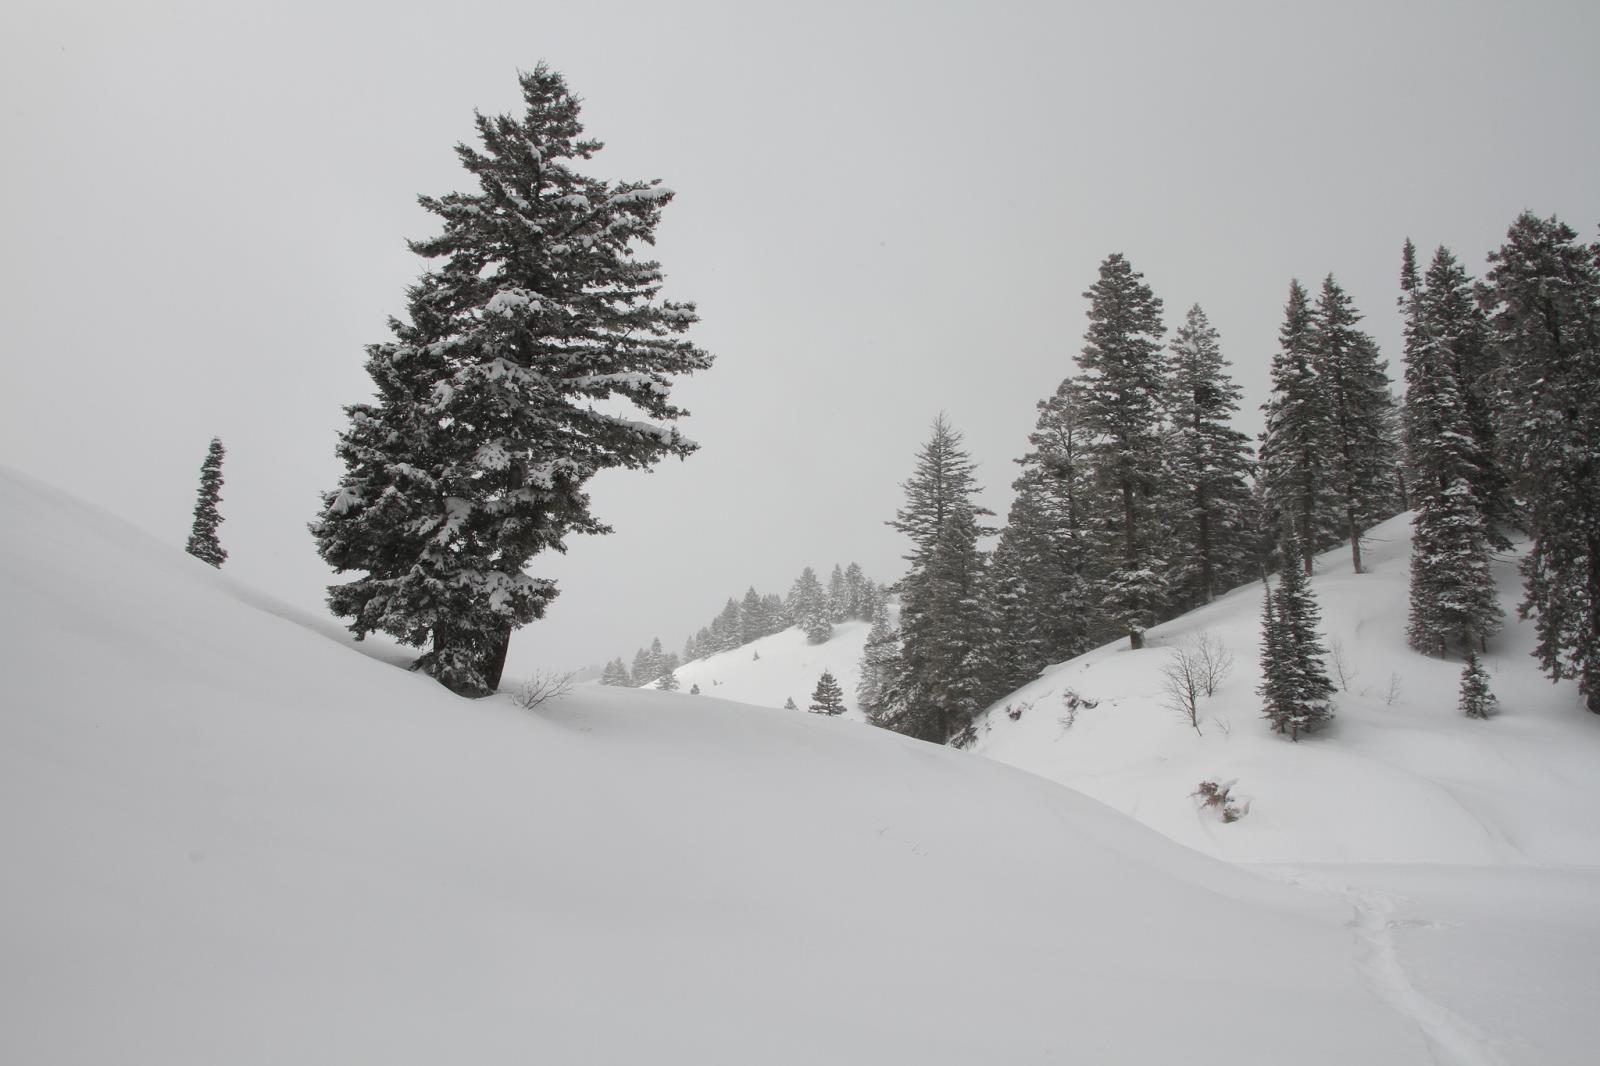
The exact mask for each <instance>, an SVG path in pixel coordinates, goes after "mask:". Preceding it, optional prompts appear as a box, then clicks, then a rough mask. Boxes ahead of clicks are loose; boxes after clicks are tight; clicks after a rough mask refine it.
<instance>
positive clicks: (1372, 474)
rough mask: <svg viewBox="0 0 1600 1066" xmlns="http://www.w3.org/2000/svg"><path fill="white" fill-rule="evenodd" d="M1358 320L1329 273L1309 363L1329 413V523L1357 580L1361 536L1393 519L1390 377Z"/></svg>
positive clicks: (1314, 322)
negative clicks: (1343, 540)
mask: <svg viewBox="0 0 1600 1066" xmlns="http://www.w3.org/2000/svg"><path fill="white" fill-rule="evenodd" d="M1360 322H1361V315H1360V313H1359V312H1358V311H1357V310H1356V309H1355V305H1354V304H1353V303H1351V301H1350V297H1349V296H1348V295H1347V294H1346V293H1345V291H1344V289H1343V288H1341V287H1340V286H1339V283H1338V282H1337V281H1335V280H1334V277H1333V275H1332V274H1329V275H1328V276H1327V278H1325V279H1324V280H1323V282H1322V292H1321V294H1320V295H1319V296H1318V297H1317V306H1316V309H1315V311H1314V312H1313V315H1312V342H1311V364H1312V367H1313V369H1314V370H1315V372H1316V381H1317V388H1318V390H1319V392H1320V393H1321V396H1322V406H1323V410H1324V411H1325V412H1326V414H1327V429H1328V434H1329V437H1328V442H1329V449H1328V459H1329V466H1328V476H1329V479H1330V483H1331V488H1332V490H1333V499H1332V500H1331V501H1330V502H1331V504H1332V508H1333V510H1332V513H1331V514H1330V515H1329V518H1330V519H1331V521H1329V522H1325V523H1323V524H1324V525H1334V526H1336V527H1337V528H1338V529H1339V531H1340V535H1341V536H1342V537H1344V538H1346V539H1347V540H1348V541H1349V542H1350V557H1351V560H1352V562H1353V563H1354V565H1355V571H1356V573H1358V574H1359V573H1361V572H1362V567H1361V533H1362V531H1363V530H1365V529H1366V527H1367V526H1369V525H1371V524H1372V523H1373V522H1375V521H1378V520H1379V519H1383V518H1387V517H1388V516H1389V515H1391V514H1394V513H1395V506H1394V504H1395V500H1394V495H1395V494H1394V468H1395V460H1396V455H1395V452H1394V450H1393V441H1392V439H1391V436H1390V433H1389V430H1388V425H1389V409H1390V405H1389V373H1388V369H1387V366H1386V364H1385V363H1384V361H1383V358H1382V356H1380V355H1379V354H1378V346H1377V343H1376V342H1375V341H1373V339H1372V338H1371V337H1369V336H1368V335H1367V334H1365V333H1363V332H1361V331H1360V330H1359V329H1357V328H1356V327H1357V325H1359V324H1360Z"/></svg>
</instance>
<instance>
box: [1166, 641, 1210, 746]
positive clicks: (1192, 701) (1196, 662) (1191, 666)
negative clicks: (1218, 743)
mask: <svg viewBox="0 0 1600 1066" xmlns="http://www.w3.org/2000/svg"><path fill="white" fill-rule="evenodd" d="M1161 691H1162V693H1163V694H1164V701H1165V703H1166V706H1167V709H1168V710H1170V711H1174V712H1176V713H1177V714H1178V716H1179V717H1181V718H1182V719H1183V720H1184V721H1185V722H1188V723H1189V724H1190V725H1191V726H1193V727H1194V731H1195V732H1196V733H1200V693H1201V685H1200V659H1199V656H1197V655H1196V654H1195V652H1194V649H1193V648H1188V647H1184V648H1173V649H1172V655H1171V656H1170V657H1169V658H1168V659H1167V663H1166V665H1165V666H1163V667H1162V668H1161ZM1200 735H1201V736H1204V735H1205V734H1203V733H1201V734H1200Z"/></svg>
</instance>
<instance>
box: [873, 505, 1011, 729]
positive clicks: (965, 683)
mask: <svg viewBox="0 0 1600 1066" xmlns="http://www.w3.org/2000/svg"><path fill="white" fill-rule="evenodd" d="M979 530H980V527H979V525H978V520H977V516H976V515H974V514H973V512H972V511H971V510H970V509H968V508H966V507H962V506H956V507H954V508H952V509H951V512H950V514H949V516H948V517H947V518H946V519H945V525H944V530H943V531H942V532H941V534H940V536H939V538H938V540H936V541H935V542H934V546H933V552H932V554H931V555H930V556H929V557H928V563H927V565H926V566H925V567H924V568H923V569H921V570H919V571H916V572H913V573H911V574H907V575H906V577H905V578H904V579H903V580H902V581H901V583H900V597H901V607H900V642H901V653H900V654H901V665H900V669H901V679H902V684H903V686H904V689H903V695H904V698H905V707H904V709H903V710H902V712H901V714H900V716H899V718H898V719H897V721H896V724H894V726H893V728H895V729H896V730H897V731H899V732H902V733H906V734H908V735H910V736H914V737H918V738H920V739H922V740H931V741H933V742H935V743H938V744H943V743H946V742H947V741H949V740H950V739H951V738H952V737H954V736H956V735H957V734H958V733H960V732H961V731H962V730H963V729H965V728H966V727H967V725H968V724H970V723H971V721H972V718H973V716H974V715H975V714H977V712H978V711H980V710H981V709H982V708H983V706H984V704H986V703H987V702H988V701H989V699H990V698H992V696H993V695H994V694H995V693H994V691H993V684H994V679H993V674H992V670H991V667H992V664H991V662H990V661H989V658H988V656H987V655H986V654H985V653H986V651H987V649H988V648H989V647H991V646H992V642H993V634H992V632H991V629H990V623H989V618H988V613H987V611H986V610H985V605H984V603H983V585H984V557H983V555H982V553H981V552H979V550H978V535H979Z"/></svg>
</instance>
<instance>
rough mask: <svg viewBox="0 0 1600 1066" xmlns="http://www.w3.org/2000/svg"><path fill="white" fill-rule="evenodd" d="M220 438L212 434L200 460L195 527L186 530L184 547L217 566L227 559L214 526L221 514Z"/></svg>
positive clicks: (219, 521) (217, 524) (218, 522)
mask: <svg viewBox="0 0 1600 1066" xmlns="http://www.w3.org/2000/svg"><path fill="white" fill-rule="evenodd" d="M222 457H223V449H222V440H221V439H220V438H218V437H212V438H211V446H210V447H209V448H207V449H206V457H205V461H204V462H202V463H201V464H200V491H199V493H198V494H197V496H196V498H195V502H194V528H193V529H191V530H190V531H189V543H188V545H187V546H186V547H185V548H184V550H185V551H187V552H188V553H189V554H190V555H192V556H194V557H195V558H196V559H200V560H202V561H203V562H208V563H210V564H211V565H212V566H215V567H218V568H220V567H221V566H222V564H223V563H225V562H227V561H228V553H227V551H226V550H224V548H223V547H222V542H221V541H219V540H218V539H217V527H218V526H220V525H221V524H222V515H220V514H218V513H217V504H218V503H220V502H221V501H222Z"/></svg>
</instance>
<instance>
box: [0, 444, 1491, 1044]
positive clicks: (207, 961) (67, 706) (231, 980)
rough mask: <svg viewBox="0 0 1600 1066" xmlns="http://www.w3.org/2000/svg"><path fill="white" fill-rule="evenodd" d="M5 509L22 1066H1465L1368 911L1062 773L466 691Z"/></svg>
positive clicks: (141, 544) (174, 564) (188, 574)
mask: <svg viewBox="0 0 1600 1066" xmlns="http://www.w3.org/2000/svg"><path fill="white" fill-rule="evenodd" d="M0 508H3V510H4V513H5V514H6V516H7V521H6V523H5V524H4V531H3V533H0V602H3V603H4V604H5V605H6V609H5V611H4V614H3V618H4V621H3V623H0V624H3V630H0V647H3V648H4V656H5V657H4V662H3V665H4V671H5V677H6V683H7V694H6V698H5V702H4V711H3V713H0V848H3V855H4V862H3V863H0V904H3V906H0V1061H5V1062H17V1063H42V1062H50V1063H85V1064H87V1063H105V1062H117V1063H124V1064H142V1063H150V1064H157V1063H159V1064H162V1066H168V1064H173V1063H219V1062H225V1063H229V1064H232V1066H246V1064H253V1063H262V1064H267V1063H271V1064H279V1063H285V1062H294V1063H298V1064H316V1063H329V1064H335V1063H338V1064H347V1063H353V1062H383V1063H386V1064H406V1063H429V1064H435V1063H440V1062H461V1063H474V1064H481V1063H527V1062H552V1063H563V1062H571V1063H576V1062H585V1063H635V1062H654V1063H684V1064H688V1063H694V1064H705V1063H741V1064H743V1063H752V1062H759V1063H766V1064H773V1063H818V1062H829V1063H888V1062H917V1063H974V1062H1022V1061H1045V1060H1052V1059H1059V1060H1060V1061H1079V1062H1173V1061H1183V1062H1186V1063H1196V1064H1199V1063H1219V1064H1220V1063H1229V1064H1237V1063H1242V1062H1259V1063H1267V1062H1288V1061H1293V1062H1297V1063H1327V1064H1340V1066H1343V1064H1348V1063H1352V1062H1361V1063H1369V1064H1389V1063H1418V1064H1420V1063H1424V1062H1427V1061H1430V1058H1429V1054H1428V1051H1427V1048H1426V1045H1425V1041H1424V1040H1423V1038H1422V1037H1421V1036H1420V1035H1419V1033H1418V1031H1417V1029H1416V1028H1415V1026H1414V1025H1412V1024H1411V1023H1410V1022H1408V1021H1407V1020H1405V1019H1404V1018H1403V1017H1402V1016H1401V1015H1400V1014H1397V1013H1396V1012H1394V1011H1393V1010H1391V1009H1390V1008H1389V1007H1388V1006H1386V1005H1385V1004H1384V1003H1383V1002H1380V1001H1379V1000H1378V999H1376V998H1374V997H1373V996H1372V995H1370V994H1369V992H1368V990H1367V988H1366V987H1365V986H1364V985H1363V983H1362V981H1361V979H1360V978H1359V976H1358V974H1357V973H1356V972H1355V971H1354V969H1353V967H1352V966H1351V956H1350V945H1349V942H1348V933H1347V930H1346V929H1345V928H1344V923H1345V921H1346V918H1347V916H1348V908H1347V906H1345V905H1344V904H1343V903H1340V902H1338V901H1336V900H1334V899H1333V898H1331V897H1327V896H1323V895H1318V894H1314V893H1307V892H1302V891H1297V890H1295V889H1292V888H1289V887H1287V886H1284V885H1281V884H1277V883H1272V882H1268V881H1266V880H1263V879H1261V878H1259V877H1257V876H1254V875H1252V874H1250V873H1247V872H1244V871H1241V870H1238V869H1235V868H1232V867H1229V866H1226V865H1224V864H1221V863H1218V862H1216V861H1214V860H1212V859H1209V858H1207V857H1205V856H1202V855H1199V854H1197V853H1195V852H1192V851H1188V850H1185V849H1182V848H1179V847H1176V846H1174V845H1173V844H1171V843H1170V842H1168V841H1166V840H1164V839H1162V838H1161V837H1159V836H1157V835H1156V834H1153V833H1150V832H1149V831H1147V830H1145V829H1143V828H1142V827H1140V826H1138V825H1137V824H1135V823H1134V822H1132V821H1130V820H1129V819H1127V818H1125V817H1123V816H1122V815H1119V814H1116V813H1115V812H1113V811H1111V810H1109V809H1108V808H1106V807H1103V806H1101V805H1100V804H1098V803H1095V802H1094V801H1092V800H1088V799H1086V798H1083V797H1081V796H1079V795H1076V794H1074V793H1072V792H1070V791H1068V790H1065V789H1062V788H1059V787H1058V786H1056V785H1053V784H1051V783H1049V782H1046V781H1043V780H1040V779H1038V778H1037V777H1034V776H1031V775H1027V774H1021V773H1018V772H1016V771H1014V770H1012V769H1010V768H1007V767H1003V766H1001V765H999V764H997V763H993V762H990V761H987V760H982V759H975V758H972V757H971V756H968V755H965V754H962V753H959V752H954V751H949V750H944V749H940V748H935V747H930V746H927V745H923V744H918V743H915V742H912V741H908V740H905V739H903V738H900V737H896V736H892V735H889V734H886V733H881V732H878V731H875V730H866V729H861V728H859V727H855V726H852V725H850V724H848V723H840V722H835V721H829V720H825V719H822V718H820V717H816V716H811V715H803V714H801V715H797V714H785V713H777V712H770V711H763V710H760V709H756V708H750V707H745V706H740V705H733V704H728V703H724V702H720V701H716V700H709V699H704V698H699V699H697V698H694V697H690V696H686V695H682V694H677V695H667V694H661V693H653V692H638V691H631V690H619V689H606V688H599V687H587V686H586V687H585V689H584V690H583V691H582V692H581V693H574V694H573V695H572V696H569V697H568V698H566V699H565V700H562V701H560V702H557V703H555V704H551V705H548V706H547V707H545V708H541V709H540V711H539V712H537V713H529V712H526V711H523V710H521V709H520V708H518V707H516V706H515V705H514V704H513V703H512V702H511V701H510V700H509V699H504V698H501V699H491V700H484V701H478V702H466V701H462V700H458V699H456V698H454V697H452V696H450V695H449V694H448V693H446V692H445V691H444V690H442V689H441V688H439V687H438V686H437V685H435V684H433V683H432V682H431V681H428V680H427V679H425V678H422V677H419V676H416V675H413V674H409V673H406V672H404V671H402V670H398V669H395V668H394V667H393V666H392V665H389V664H386V663H384V662H381V661H379V660H377V659H374V658H371V657H368V656H363V655H359V654H354V653H353V652H352V651H351V649H350V648H349V647H348V646H345V645H344V644H343V643H342V642H340V641H336V640H330V639H328V636H327V634H326V633H325V632H320V631H317V630H315V629H313V628H308V627H307V626H305V625H302V624H299V622H298V621H296V620H295V619H293V618H286V617H283V616H282V615H283V614H284V613H286V612H278V611H273V610H262V609H261V605H262V604H263V603H266V604H268V605H270V600H269V599H268V598H266V597H263V596H261V595H260V594H250V595H249V596H248V597H246V596H244V595H242V594H241V590H240V589H239V588H238V587H237V586H236V585H235V584H234V583H232V582H230V581H229V580H228V579H227V578H226V576H225V575H223V574H219V573H217V572H215V571H213V570H211V569H210V568H208V567H206V566H205V565H204V564H202V563H200V562H198V561H196V560H193V559H189V558H188V557H186V556H184V555H182V554H181V553H180V552H178V551H177V550H175V549H172V548H168V547H166V546H163V545H160V544H157V543H155V542H153V541H151V540H149V539H148V538H146V537H144V536H143V535H142V534H139V533H138V532H136V531H134V530H132V529H130V528H128V527H126V526H124V525H122V524H121V523H119V522H118V521H116V520H115V519H112V518H110V517H109V516H106V515H104V514H101V513H99V512H97V511H96V510H94V509H93V508H90V507H87V506H85V505H83V504H80V503H77V502H75V501H72V500H70V499H67V498H65V497H63V496H61V495H59V494H57V493H55V492H53V491H51V490H48V489H45V488H43V487H41V486H37V485H35V484H32V483H30V482H27V481H25V480H24V479H21V478H18V477H15V476H12V475H7V474H4V473H0ZM308 550H309V548H308ZM797 699H798V697H797ZM1026 722H1027V720H1026V719H1024V724H1026ZM1495 724H1496V725H1498V724H1499V723H1495ZM1237 732H1238V731H1236V733H1237ZM1302 747H1305V748H1306V750H1312V749H1311V748H1310V747H1309V746H1306V745H1302ZM1252 817H1254V815H1252Z"/></svg>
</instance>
